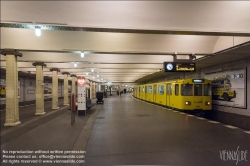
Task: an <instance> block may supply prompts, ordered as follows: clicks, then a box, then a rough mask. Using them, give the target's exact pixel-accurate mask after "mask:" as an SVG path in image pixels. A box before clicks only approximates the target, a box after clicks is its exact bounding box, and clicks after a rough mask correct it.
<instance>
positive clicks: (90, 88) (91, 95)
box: [89, 81, 93, 99]
mask: <svg viewBox="0 0 250 166" xmlns="http://www.w3.org/2000/svg"><path fill="white" fill-rule="evenodd" d="M89 90H90V99H92V98H93V94H92V93H93V90H92V81H90V87H89Z"/></svg>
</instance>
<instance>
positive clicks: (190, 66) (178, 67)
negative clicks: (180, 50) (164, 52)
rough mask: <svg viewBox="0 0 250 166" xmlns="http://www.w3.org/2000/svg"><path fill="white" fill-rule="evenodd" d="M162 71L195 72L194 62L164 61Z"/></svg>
mask: <svg viewBox="0 0 250 166" xmlns="http://www.w3.org/2000/svg"><path fill="white" fill-rule="evenodd" d="M163 69H164V72H195V63H194V62H164V63H163Z"/></svg>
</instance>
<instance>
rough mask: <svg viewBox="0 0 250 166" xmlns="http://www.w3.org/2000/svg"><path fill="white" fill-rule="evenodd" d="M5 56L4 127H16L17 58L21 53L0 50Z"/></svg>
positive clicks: (17, 111) (17, 100) (17, 121)
mask: <svg viewBox="0 0 250 166" xmlns="http://www.w3.org/2000/svg"><path fill="white" fill-rule="evenodd" d="M0 54H2V55H5V56H6V119H5V124H4V126H17V125H19V124H21V122H20V121H19V99H18V66H17V56H20V57H22V55H23V54H22V53H20V52H18V51H16V50H14V49H5V50H1V51H0Z"/></svg>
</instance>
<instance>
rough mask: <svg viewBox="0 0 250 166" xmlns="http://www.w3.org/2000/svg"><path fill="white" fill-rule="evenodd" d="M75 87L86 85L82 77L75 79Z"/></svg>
mask: <svg viewBox="0 0 250 166" xmlns="http://www.w3.org/2000/svg"><path fill="white" fill-rule="evenodd" d="M77 85H78V86H85V85H86V81H85V78H84V77H81V78H78V79H77Z"/></svg>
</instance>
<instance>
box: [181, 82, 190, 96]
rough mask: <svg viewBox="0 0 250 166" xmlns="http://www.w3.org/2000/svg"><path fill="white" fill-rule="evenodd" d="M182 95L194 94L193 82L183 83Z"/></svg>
mask: <svg viewBox="0 0 250 166" xmlns="http://www.w3.org/2000/svg"><path fill="white" fill-rule="evenodd" d="M181 95H182V96H193V84H182V85H181Z"/></svg>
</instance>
